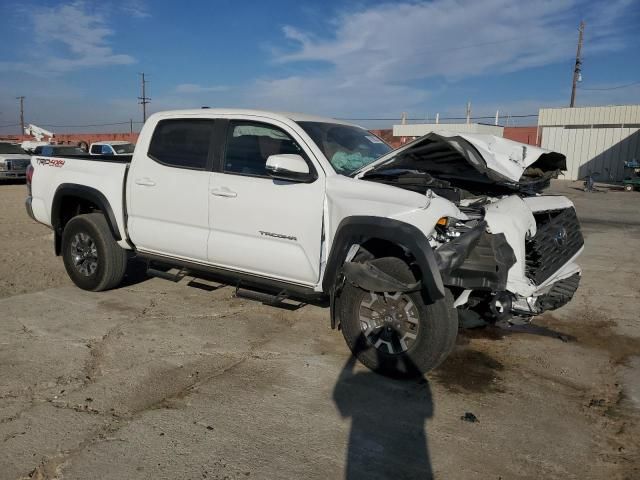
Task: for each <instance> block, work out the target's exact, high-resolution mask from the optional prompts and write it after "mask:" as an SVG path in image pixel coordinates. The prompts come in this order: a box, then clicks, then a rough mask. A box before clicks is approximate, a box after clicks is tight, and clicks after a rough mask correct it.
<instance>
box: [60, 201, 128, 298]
mask: <svg viewBox="0 0 640 480" xmlns="http://www.w3.org/2000/svg"><path fill="white" fill-rule="evenodd" d="M62 259H63V261H64V266H65V269H66V270H67V274H68V275H69V277H70V278H71V280H72V281H73V283H75V284H76V285H77V286H78V287H80V288H82V289H83V290H89V291H92V292H101V291H103V290H109V289H111V288H114V287H116V286H118V285H119V284H120V282H121V281H122V278H123V277H124V274H125V271H126V270H127V251H126V250H124V249H123V248H121V247H120V246H119V245H118V244H117V243H116V241H115V240H114V238H113V235H112V234H111V230H109V225H108V224H107V220H106V219H105V218H104V215H103V214H101V213H89V214H86V215H78V216H77V217H73V218H72V219H71V220H69V222H68V223H67V225H66V226H65V228H64V231H63V232H62Z"/></svg>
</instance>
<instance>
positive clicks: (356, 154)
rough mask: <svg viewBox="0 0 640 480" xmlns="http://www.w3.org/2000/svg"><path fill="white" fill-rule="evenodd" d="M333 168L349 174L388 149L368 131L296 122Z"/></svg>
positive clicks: (346, 126)
mask: <svg viewBox="0 0 640 480" xmlns="http://www.w3.org/2000/svg"><path fill="white" fill-rule="evenodd" d="M298 125H300V126H301V127H302V129H303V130H304V131H305V132H307V134H308V135H309V136H310V137H311V139H312V140H313V141H314V142H315V143H316V145H318V147H319V148H320V150H322V153H324V156H325V157H327V159H328V160H329V162H331V165H332V166H333V168H334V169H335V171H336V172H338V173H341V174H342V175H350V174H352V173H353V172H355V171H356V170H358V169H360V168H362V167H364V166H365V165H368V164H370V163H371V162H373V161H374V160H376V159H377V158H379V157H381V156H382V155H384V154H385V153H387V152H389V151H390V150H391V147H389V145H387V144H386V143H384V142H383V141H382V140H380V139H379V138H378V137H376V136H375V135H374V134H372V133H371V132H369V131H367V130H365V129H364V128H360V127H352V126H350V125H341V124H338V123H323V122H298Z"/></svg>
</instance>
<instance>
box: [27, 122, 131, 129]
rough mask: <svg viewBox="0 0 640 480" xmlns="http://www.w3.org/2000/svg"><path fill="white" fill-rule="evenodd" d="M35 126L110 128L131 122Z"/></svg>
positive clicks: (42, 124) (41, 124)
mask: <svg viewBox="0 0 640 480" xmlns="http://www.w3.org/2000/svg"><path fill="white" fill-rule="evenodd" d="M34 123H35V124H36V125H40V126H42V127H53V128H84V127H110V126H114V125H129V124H130V123H131V122H130V121H129V120H127V121H126V122H112V123H92V124H85V125H54V124H51V123H42V122H34ZM133 123H135V124H142V123H143V122H133Z"/></svg>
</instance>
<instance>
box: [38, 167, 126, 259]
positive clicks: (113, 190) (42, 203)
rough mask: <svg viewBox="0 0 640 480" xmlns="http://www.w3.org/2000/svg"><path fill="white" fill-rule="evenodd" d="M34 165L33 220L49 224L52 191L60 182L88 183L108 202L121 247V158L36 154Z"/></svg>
mask: <svg viewBox="0 0 640 480" xmlns="http://www.w3.org/2000/svg"><path fill="white" fill-rule="evenodd" d="M31 164H32V165H33V167H34V174H33V180H32V187H31V194H32V197H33V198H32V203H31V205H32V209H33V214H34V217H35V219H36V220H37V221H39V222H41V223H44V224H46V225H49V226H53V222H52V218H51V214H52V209H53V201H54V197H55V194H56V191H57V190H58V189H59V187H60V186H61V185H63V184H68V185H78V186H84V187H89V188H90V189H93V190H95V191H97V192H99V193H100V194H101V195H102V196H103V197H104V198H105V199H106V200H107V201H108V203H109V206H110V208H111V210H112V212H113V213H112V215H113V216H112V221H115V223H116V225H117V230H118V231H119V232H120V234H121V237H122V240H120V241H119V242H118V243H119V244H120V246H121V247H123V248H131V247H130V246H129V245H128V243H127V242H126V236H125V232H126V225H125V219H124V213H125V212H124V209H123V206H124V203H123V198H122V191H123V188H122V186H123V182H124V178H125V174H126V170H127V167H128V164H127V163H124V162H109V161H95V160H83V159H76V158H65V157H52V158H51V157H38V156H34V157H32V159H31Z"/></svg>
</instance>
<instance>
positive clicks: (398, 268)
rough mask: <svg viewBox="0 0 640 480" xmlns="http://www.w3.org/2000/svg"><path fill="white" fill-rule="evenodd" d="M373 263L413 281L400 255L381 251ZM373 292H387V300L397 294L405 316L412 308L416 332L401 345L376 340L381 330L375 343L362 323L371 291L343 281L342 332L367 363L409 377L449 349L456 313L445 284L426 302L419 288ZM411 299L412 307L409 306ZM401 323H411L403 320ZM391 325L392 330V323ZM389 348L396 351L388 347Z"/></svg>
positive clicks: (430, 366) (423, 370)
mask: <svg viewBox="0 0 640 480" xmlns="http://www.w3.org/2000/svg"><path fill="white" fill-rule="evenodd" d="M372 263H374V264H375V265H376V266H377V267H378V268H380V269H381V270H383V271H384V272H385V273H388V274H389V275H392V276H393V277H395V278H397V279H398V280H401V281H402V282H405V283H413V282H415V281H416V278H415V275H414V274H413V272H412V271H411V269H410V268H409V266H408V265H407V264H406V263H405V262H404V261H403V260H401V259H399V258H395V257H384V258H379V259H376V260H372ZM373 295H377V296H379V295H385V298H384V303H385V304H386V303H387V299H388V298H392V297H393V296H398V295H400V297H399V298H398V299H397V300H396V301H398V302H401V303H400V305H404V310H406V311H407V315H406V316H409V313H410V312H413V315H414V316H413V318H412V321H413V322H415V321H416V320H417V324H416V326H415V328H416V330H413V331H412V332H413V334H414V335H413V336H414V337H415V338H414V339H413V340H411V342H412V343H410V344H408V345H407V346H406V347H407V348H406V350H404V351H401V349H402V348H403V347H404V345H399V344H396V347H397V346H398V345H399V346H400V348H396V347H393V346H390V345H389V343H394V342H382V343H379V342H380V341H381V339H382V334H380V337H379V338H378V342H377V343H379V345H378V347H376V346H375V345H374V343H373V341H372V337H373V336H374V335H373V334H370V335H369V336H368V335H367V334H366V332H365V331H363V328H365V327H364V325H365V323H363V321H362V320H361V312H362V310H361V309H362V308H363V302H364V303H365V304H366V303H367V302H371V300H369V298H373V296H372V292H369V291H366V290H363V289H361V288H358V287H356V286H354V285H352V284H350V283H349V282H345V286H344V288H343V291H342V294H341V295H340V299H339V302H340V304H339V308H340V318H341V327H342V334H343V336H344V339H345V341H346V342H347V345H348V346H349V348H350V349H351V352H352V353H353V354H354V355H355V356H356V357H357V358H358V360H359V361H360V362H361V363H363V364H364V365H365V366H366V367H368V368H370V369H371V370H374V371H376V372H378V373H382V374H383V375H387V376H391V377H413V376H418V375H421V374H424V373H426V372H428V371H429V370H432V369H434V368H436V367H437V366H438V365H440V364H441V363H442V362H443V361H444V359H445V358H447V356H448V355H449V353H451V351H452V350H453V348H454V346H455V342H456V337H457V335H458V314H457V311H456V309H455V308H454V307H453V296H452V295H451V292H449V290H446V292H445V297H444V298H442V299H440V300H437V301H436V302H434V303H429V304H428V303H426V302H425V299H424V298H423V294H422V292H420V291H417V292H409V293H404V294H397V293H394V292H387V293H386V294H373ZM409 301H410V302H411V303H412V304H413V307H410V303H409ZM364 308H365V310H364V312H367V310H366V309H367V308H368V307H366V306H365V307H364ZM414 308H415V309H414ZM385 318H389V317H385ZM394 318H395V316H394ZM393 321H395V320H393ZM401 323H404V324H405V325H409V323H407V321H405V322H401ZM385 328H386V329H389V327H382V328H378V329H373V330H371V331H377V332H380V331H381V330H383V329H385ZM391 329H392V332H393V327H391ZM391 335H393V333H391ZM398 336H399V335H398ZM404 338H405V339H406V338H407V337H404ZM373 340H375V338H373ZM391 349H396V350H398V351H396V352H395V353H390V352H389V350H391Z"/></svg>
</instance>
